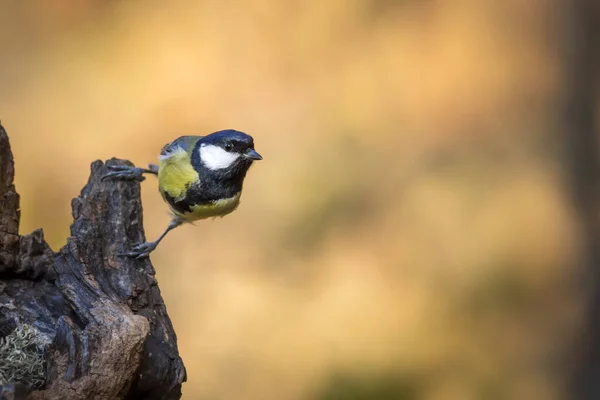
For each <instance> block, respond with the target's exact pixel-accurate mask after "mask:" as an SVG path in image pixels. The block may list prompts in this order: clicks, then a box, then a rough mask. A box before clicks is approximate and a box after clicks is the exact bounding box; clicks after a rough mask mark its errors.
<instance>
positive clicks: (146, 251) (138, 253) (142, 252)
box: [119, 217, 184, 258]
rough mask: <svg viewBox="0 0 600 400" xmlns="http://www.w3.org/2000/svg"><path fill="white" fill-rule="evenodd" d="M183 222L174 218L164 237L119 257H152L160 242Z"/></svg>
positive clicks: (143, 244) (163, 234) (140, 245)
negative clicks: (151, 254)
mask: <svg viewBox="0 0 600 400" xmlns="http://www.w3.org/2000/svg"><path fill="white" fill-rule="evenodd" d="M183 222H184V220H183V219H182V218H179V217H174V218H173V219H172V220H171V222H169V225H168V226H167V229H165V231H164V232H163V233H162V235H160V236H159V237H158V239H156V240H155V241H154V242H146V243H142V244H138V245H137V246H135V247H134V248H133V249H131V250H130V251H128V252H126V253H121V254H119V255H120V256H127V257H135V258H143V257H148V255H150V253H151V252H152V251H153V250H154V249H156V246H158V244H159V243H160V241H161V240H163V238H164V237H165V236H167V233H169V232H170V231H171V230H173V229H175V228H177V227H178V226H179V225H181V224H183Z"/></svg>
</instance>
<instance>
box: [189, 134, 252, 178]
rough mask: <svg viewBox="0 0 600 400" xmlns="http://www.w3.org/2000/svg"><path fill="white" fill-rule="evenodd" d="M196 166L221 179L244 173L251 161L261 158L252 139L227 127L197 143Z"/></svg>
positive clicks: (242, 175) (243, 174)
mask: <svg viewBox="0 0 600 400" xmlns="http://www.w3.org/2000/svg"><path fill="white" fill-rule="evenodd" d="M195 153H196V155H197V156H198V159H197V162H198V164H199V165H198V167H199V168H201V169H202V170H204V171H205V172H206V173H208V174H211V175H213V176H219V177H222V178H223V179H227V178H234V177H237V176H239V175H241V178H242V179H243V177H244V176H245V175H246V171H248V168H250V166H251V165H252V162H253V161H257V160H262V157H261V155H260V154H258V153H257V152H256V150H254V139H253V138H252V136H250V135H247V134H245V133H243V132H240V131H235V130H233V129H227V130H224V131H218V132H215V133H211V134H210V135H207V136H205V137H203V138H202V139H200V140H199V141H198V143H197V151H196V152H195Z"/></svg>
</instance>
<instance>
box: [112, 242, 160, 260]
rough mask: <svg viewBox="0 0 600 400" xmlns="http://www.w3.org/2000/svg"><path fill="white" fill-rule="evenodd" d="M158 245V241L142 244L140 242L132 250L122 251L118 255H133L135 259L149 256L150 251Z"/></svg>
mask: <svg viewBox="0 0 600 400" xmlns="http://www.w3.org/2000/svg"><path fill="white" fill-rule="evenodd" d="M156 245H157V243H155V242H145V243H141V244H138V245H137V246H135V247H133V248H132V249H131V250H130V251H128V252H125V253H120V254H118V255H119V256H122V257H133V258H135V259H140V258H144V257H148V256H149V255H150V253H151V252H152V251H153V250H154V249H156Z"/></svg>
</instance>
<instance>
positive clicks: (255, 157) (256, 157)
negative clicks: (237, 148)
mask: <svg viewBox="0 0 600 400" xmlns="http://www.w3.org/2000/svg"><path fill="white" fill-rule="evenodd" d="M244 157H246V158H249V159H251V160H256V161H258V160H262V156H261V155H260V154H258V153H257V152H256V150H254V149H248V150H246V153H245V154H244Z"/></svg>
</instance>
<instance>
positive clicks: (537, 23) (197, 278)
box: [0, 0, 581, 400]
mask: <svg viewBox="0 0 600 400" xmlns="http://www.w3.org/2000/svg"><path fill="white" fill-rule="evenodd" d="M556 12H557V11H556V10H555V9H553V8H552V7H548V2H546V1H542V0H530V1H517V0H509V1H503V2H493V1H478V0H456V1H452V2H450V1H439V0H427V1H415V0H402V1H401V0H397V1H390V0H354V1H342V0H330V1H327V2H325V1H322V2H321V1H306V2H283V1H275V0H252V1H242V0H203V1H185V0H177V1H170V2H167V1H158V0H148V1H141V0H140V1H119V0H112V1H111V0H78V1H75V0H28V1H22V2H3V3H2V5H0V32H1V36H0V50H1V51H2V62H1V63H0V119H1V120H2V123H3V125H4V126H5V128H6V129H7V132H8V134H9V136H10V139H11V142H12V146H13V153H14V156H15V160H16V174H17V175H16V185H17V190H18V191H19V192H20V194H21V208H22V222H21V232H22V233H28V232H30V231H32V230H33V229H35V228H37V227H42V228H43V229H44V231H45V234H46V237H47V240H48V241H49V243H50V245H51V246H52V247H53V249H54V250H58V249H59V248H60V247H61V246H62V245H63V244H64V243H65V240H66V237H67V236H68V235H69V223H70V221H71V216H70V199H71V198H73V197H76V196H77V195H78V193H79V190H80V189H81V188H82V187H83V185H84V184H85V182H86V180H87V177H88V175H89V165H90V163H91V162H92V161H94V160H96V159H103V160H104V159H108V158H111V157H113V156H116V157H119V158H125V159H129V160H131V161H133V162H134V163H136V164H137V165H145V164H146V163H148V162H155V160H156V158H157V154H158V151H159V150H160V148H161V146H162V145H163V144H165V143H167V142H169V141H171V140H172V139H174V138H175V137H177V136H180V135H182V134H207V133H210V132H213V131H216V130H220V129H225V128H234V129H239V130H242V131H245V132H247V133H249V134H251V135H253V136H254V138H255V141H256V149H257V150H258V151H259V152H260V153H261V154H262V155H263V156H264V161H261V162H260V163H256V165H255V166H253V167H252V169H251V171H250V173H249V175H248V178H247V179H246V184H245V191H244V195H243V197H242V204H241V206H240V208H239V209H238V211H236V212H235V213H233V214H232V215H230V216H228V217H226V218H224V219H217V220H214V221H212V220H211V221H203V222H199V223H197V224H196V226H186V227H183V228H180V229H178V230H176V231H175V232H174V233H172V234H171V235H169V236H168V237H167V239H166V240H165V241H164V242H163V243H162V244H161V246H159V248H158V250H157V251H156V252H155V253H153V255H152V261H153V263H154V266H155V268H156V269H157V277H158V281H159V284H160V288H161V290H162V294H163V296H164V298H165V302H166V304H167V309H168V311H169V314H170V316H171V318H172V320H173V324H174V326H175V330H176V332H177V335H178V340H179V349H180V352H181V354H182V357H183V360H184V362H185V365H186V367H187V371H188V382H187V383H186V384H185V385H184V388H183V390H184V396H183V398H184V399H207V400H213V399H215V400H219V399H227V400H228V399H243V400H271V399H272V400H275V399H277V400H287V399H315V400H349V399H353V400H355V399H363V400H366V399H371V400H387V399H431V400H438V399H440V400H441V399H557V398H561V393H563V391H564V386H565V383H566V382H565V374H564V371H563V370H562V369H560V368H556V366H557V365H560V362H559V361H557V360H561V359H562V358H561V357H563V356H564V354H565V352H566V351H567V347H568V345H569V343H570V341H571V340H572V337H573V335H574V330H575V327H576V326H577V324H578V320H579V319H580V317H581V306H580V300H579V299H578V296H576V293H575V290H574V288H575V286H576V285H574V283H573V281H574V278H573V276H574V272H573V263H574V260H576V258H577V257H578V256H577V251H578V250H577V249H578V243H579V236H578V228H577V224H576V222H575V219H576V218H575V212H574V210H573V209H572V206H571V202H570V198H569V195H568V193H567V192H566V190H565V187H564V184H563V172H564V171H563V167H562V166H561V163H560V160H559V158H558V157H557V156H556V153H557V147H559V146H560V144H559V143H557V140H556V131H557V129H558V128H557V116H556V107H557V104H556V97H557V96H559V95H560V90H561V89H560V88H561V79H562V78H561V66H560V63H559V58H560V54H559V53H558V52H557V51H556V48H555V44H556V40H557V37H556V33H555V30H554V29H553V26H552V21H553V18H555V17H556ZM143 203H144V222H145V228H146V234H147V236H148V237H149V238H151V239H154V238H155V237H156V236H157V235H158V234H159V233H160V232H162V229H163V228H164V227H165V226H166V224H167V222H168V219H169V217H168V215H167V207H166V205H165V204H164V203H163V202H162V199H161V198H160V195H159V194H158V191H157V187H156V182H155V181H154V179H153V178H152V177H151V178H150V179H147V180H146V181H145V182H144V183H143Z"/></svg>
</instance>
